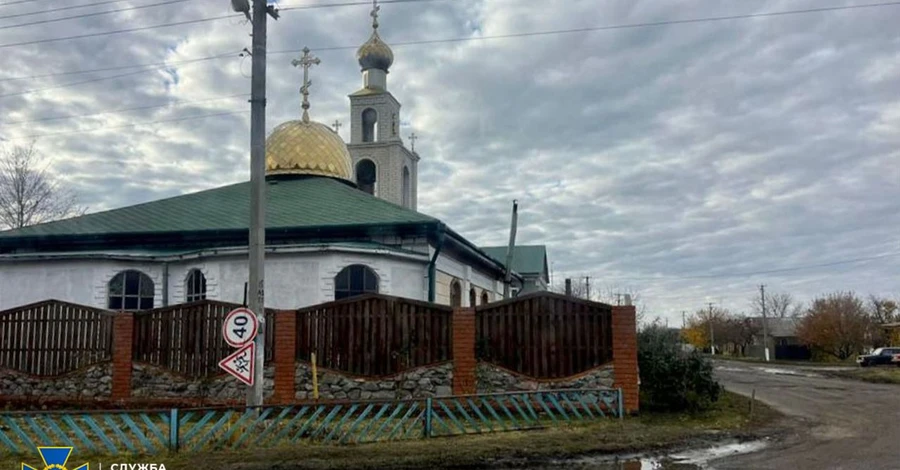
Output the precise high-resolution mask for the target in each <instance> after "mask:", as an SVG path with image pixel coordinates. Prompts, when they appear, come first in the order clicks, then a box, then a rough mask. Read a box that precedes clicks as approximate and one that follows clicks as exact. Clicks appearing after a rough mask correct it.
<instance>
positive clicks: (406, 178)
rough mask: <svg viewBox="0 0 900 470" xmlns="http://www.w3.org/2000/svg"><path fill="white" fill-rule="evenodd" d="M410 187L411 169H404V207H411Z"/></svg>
mask: <svg viewBox="0 0 900 470" xmlns="http://www.w3.org/2000/svg"><path fill="white" fill-rule="evenodd" d="M410 196H411V195H410V187H409V168H407V167H405V166H404V167H403V196H402V198H403V199H402V200H403V204H402V206H403V207H409V199H410Z"/></svg>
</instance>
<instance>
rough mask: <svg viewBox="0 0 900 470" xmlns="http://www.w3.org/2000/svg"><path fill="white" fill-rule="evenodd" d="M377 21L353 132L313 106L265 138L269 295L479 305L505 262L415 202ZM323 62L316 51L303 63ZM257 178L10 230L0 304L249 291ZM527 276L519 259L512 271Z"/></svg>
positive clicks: (413, 163) (98, 303)
mask: <svg viewBox="0 0 900 470" xmlns="http://www.w3.org/2000/svg"><path fill="white" fill-rule="evenodd" d="M372 16H373V18H374V21H373V31H372V35H371V37H370V38H369V40H368V41H367V42H366V43H365V44H363V45H362V46H361V47H360V48H359V50H358V52H357V59H358V60H359V65H360V67H361V69H362V88H361V89H359V90H358V91H356V92H354V93H352V94H350V113H351V119H350V123H351V124H350V125H351V132H350V134H351V137H350V142H349V144H346V143H345V142H344V141H343V139H341V137H340V136H339V135H338V134H337V132H336V131H335V130H333V129H332V128H331V127H329V126H326V125H324V124H322V123H319V122H316V121H314V120H312V119H311V118H310V116H309V111H308V110H309V108H310V104H309V99H308V98H309V88H310V87H309V81H308V79H307V78H304V86H303V88H302V89H301V91H302V94H303V114H302V116H301V118H300V119H297V120H292V121H288V122H285V123H282V124H281V125H279V126H277V127H276V128H275V129H274V130H273V131H272V133H271V134H270V135H269V137H268V138H267V140H266V216H265V220H266V264H265V289H266V306H267V307H270V308H278V309H289V308H300V307H305V306H309V305H315V304H319V303H323V302H328V301H331V300H338V299H342V298H346V297H350V296H354V295H359V294H362V293H366V292H380V293H384V294H389V295H395V296H400V297H406V298H411V299H418V300H425V301H432V302H437V303H441V304H446V305H459V306H469V305H473V304H482V303H487V302H491V301H495V300H498V299H499V298H500V297H502V294H503V290H504V285H503V279H504V270H505V268H504V265H503V263H502V262H501V261H500V260H498V259H497V258H495V257H492V255H491V254H490V253H487V252H485V251H484V250H482V249H480V248H479V247H477V246H476V245H475V244H474V243H472V242H471V241H469V240H468V239H466V238H465V237H463V236H462V235H460V234H459V233H457V232H455V231H454V230H453V229H451V228H450V227H449V226H448V225H447V224H446V223H444V222H443V221H441V220H438V219H436V218H434V217H430V216H428V215H425V214H422V213H420V212H418V211H417V197H418V189H419V188H418V165H419V155H418V154H417V153H416V152H414V151H413V150H411V149H408V148H407V147H406V146H405V145H404V143H403V141H402V140H401V137H400V133H399V126H400V102H399V101H398V100H397V99H396V98H395V97H394V95H392V94H391V92H390V91H389V90H388V84H387V77H388V71H389V69H390V67H391V64H392V63H393V60H394V56H393V52H392V51H391V48H390V47H389V46H388V45H387V44H386V43H385V42H384V41H383V40H382V39H381V38H380V36H379V34H378V15H377V7H376V10H374V11H373V15H372ZM316 63H318V59H315V58H313V57H312V56H311V55H310V53H309V51H308V50H306V51H304V56H303V58H302V59H300V60H296V61H294V65H298V66H302V67H303V68H304V72H305V73H304V76H305V77H306V76H307V75H308V73H306V72H308V71H309V67H310V66H311V65H314V64H316ZM249 221H250V184H249V182H243V183H237V184H232V185H228V186H223V187H219V188H215V189H210V190H206V191H200V192H195V193H191V194H185V195H181V196H176V197H172V198H167V199H162V200H157V201H152V202H147V203H143V204H137V205H133V206H128V207H123V208H118V209H113V210H108V211H104V212H98V213H93V214H87V215H84V216H80V217H75V218H71V219H66V220H60V221H56V222H49V223H44V224H40V225H34V226H30V227H25V228H21V229H17V230H9V231H4V232H0V310H3V309H7V308H11V307H15V306H20V305H25V304H29V303H32V302H38V301H42V300H47V299H57V300H62V301H68V302H73V303H78V304H84V305H89V306H93V307H98V308H108V309H111V310H144V309H149V308H155V307H160V306H167V305H172V304H177V303H183V302H191V301H195V300H202V299H215V300H222V301H227V302H235V303H241V302H243V301H244V299H245V295H246V294H245V285H246V283H247V280H248V262H247V259H248V250H247V247H248V226H249ZM523 281H524V278H523V277H522V276H520V275H519V274H518V273H515V272H513V275H512V282H513V283H515V284H516V285H522V283H523Z"/></svg>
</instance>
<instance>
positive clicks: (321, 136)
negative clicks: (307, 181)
mask: <svg viewBox="0 0 900 470" xmlns="http://www.w3.org/2000/svg"><path fill="white" fill-rule="evenodd" d="M351 161H352V160H351V159H350V152H348V151H347V145H346V144H344V140H343V139H341V136H339V135H338V134H337V133H336V132H334V131H333V130H331V128H330V127H328V126H326V125H324V124H321V123H318V122H315V121H306V120H298V121H288V122H285V123H283V124H281V125H279V126H278V127H276V128H275V130H274V131H272V134H271V135H270V136H269V138H268V139H266V174H267V175H318V176H331V177H334V178H341V179H345V180H350V178H351V176H352V164H351Z"/></svg>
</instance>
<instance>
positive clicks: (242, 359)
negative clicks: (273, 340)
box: [219, 343, 256, 385]
mask: <svg viewBox="0 0 900 470" xmlns="http://www.w3.org/2000/svg"><path fill="white" fill-rule="evenodd" d="M255 364H256V343H249V344H247V345H246V346H244V347H242V348H241V349H238V350H237V351H235V352H234V353H232V354H231V355H230V356H228V357H226V358H225V359H222V360H221V361H219V367H221V368H222V369H225V372H228V373H229V374H231V375H233V376H235V377H236V378H237V379H238V380H240V381H241V382H244V383H245V384H247V385H253V376H254V370H255V369H254V366H255Z"/></svg>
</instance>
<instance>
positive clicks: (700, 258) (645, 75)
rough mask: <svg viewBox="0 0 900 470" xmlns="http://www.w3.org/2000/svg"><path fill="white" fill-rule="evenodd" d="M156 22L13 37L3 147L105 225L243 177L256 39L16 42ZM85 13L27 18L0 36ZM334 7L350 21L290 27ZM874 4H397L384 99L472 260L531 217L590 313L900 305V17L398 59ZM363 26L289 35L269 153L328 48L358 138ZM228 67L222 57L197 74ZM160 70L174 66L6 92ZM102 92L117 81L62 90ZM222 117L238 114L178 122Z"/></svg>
mask: <svg viewBox="0 0 900 470" xmlns="http://www.w3.org/2000/svg"><path fill="white" fill-rule="evenodd" d="M161 1H163V0H140V1H139V0H126V1H122V2H117V3H111V4H109V5H103V6H95V7H90V8H80V9H71V10H66V11H60V12H56V13H51V14H41V15H32V16H21V17H16V18H0V57H2V59H0V60H2V64H3V66H2V67H0V80H2V81H0V95H2V96H0V138H2V139H4V140H8V141H9V142H8V143H9V144H27V143H28V140H29V136H33V135H40V136H41V137H39V138H37V144H36V145H37V147H38V149H39V150H40V151H41V152H43V153H44V154H46V155H48V156H50V157H51V158H53V159H54V162H55V164H54V167H53V168H54V171H55V172H56V173H58V174H59V175H60V176H61V177H64V178H65V180H66V181H67V182H68V183H69V184H70V185H71V186H72V187H73V189H74V190H75V191H76V192H77V193H78V195H79V197H80V198H81V200H82V201H83V202H84V203H85V204H87V205H88V206H89V208H90V210H91V211H99V210H104V209H109V208H114V207H121V206H125V205H130V204H135V203H140V202H146V201H151V200H154V199H158V198H161V197H166V196H172V195H177V194H181V193H186V192H192V191H197V190H201V189H207V188H211V187H215V186H219V185H223V184H227V183H233V182H238V181H242V180H247V179H248V178H249V150H248V149H249V146H248V142H249V112H248V110H249V105H248V104H247V103H246V97H245V96H236V95H242V94H245V93H249V90H250V80H249V74H250V61H249V58H246V59H243V58H241V57H239V56H238V52H239V51H240V50H241V49H243V48H244V47H247V48H249V47H250V37H249V32H250V25H249V24H247V23H246V22H245V21H243V20H242V19H241V17H239V16H238V17H233V18H230V19H224V20H218V21H207V22H199V23H194V24H188V25H180V26H174V27H166V28H154V29H147V30H143V31H137V32H130V33H123V34H115V35H106V36H100V37H93V38H84V39H72V40H66V41H55V42H45V43H39V44H27V45H18V46H7V47H4V46H6V45H9V44H15V43H21V42H30V41H35V40H43V39H49V38H60V37H67V36H74V35H83V34H90V33H96V32H103V31H114V30H120V29H129V28H135V27H140V26H151V25H158V24H164V23H171V22H178V21H187V20H193V19H199V18H209V17H217V16H223V15H228V14H229V12H230V9H229V7H230V3H229V2H228V1H227V0H188V1H186V2H183V3H175V4H171V5H165V6H158V7H151V8H146V9H139V10H132V11H126V12H121V13H115V14H109V15H100V16H93V17H87V18H81V19H77V20H70V21H61V22H52V23H45V24H38V25H31V26H23V27H10V26H12V25H17V24H21V23H26V22H33V21H41V20H45V19H52V18H58V17H63V16H71V15H77V14H84V13H92V12H99V11H104V10H112V9H119V8H125V7H128V6H138V5H147V4H153V3H160V2H161ZM0 3H8V2H0ZM85 3H94V2H89V1H88V0H59V1H54V2H37V1H31V2H26V3H22V4H17V5H10V6H0V16H2V17H7V16H9V15H17V14H23V13H29V12H32V11H40V10H41V9H43V10H46V9H52V8H60V7H63V6H69V5H78V4H85ZM328 3H332V4H334V3H346V2H345V1H344V0H341V1H340V2H339V1H338V0H308V1H301V0H286V1H285V2H282V4H281V6H282V7H289V6H297V5H310V4H316V5H321V4H328ZM862 3H865V0H855V1H852V2H851V1H845V0H827V1H826V0H784V1H765V0H740V1H739V0H640V1H638V0H434V1H424V2H420V3H395V4H385V5H383V6H382V9H381V18H380V23H381V28H380V32H381V34H382V37H383V38H384V39H385V40H386V41H387V42H388V43H389V44H392V45H393V49H394V53H395V62H394V66H393V67H392V69H391V72H390V75H389V76H388V87H389V89H390V90H391V91H392V92H393V93H394V95H395V96H396V97H397V98H398V99H399V101H400V102H401V103H402V104H403V108H402V112H401V120H402V129H401V131H402V135H403V136H404V137H405V136H407V135H409V133H410V132H413V131H415V132H416V134H418V135H419V136H420V137H421V138H420V140H419V141H418V142H417V143H416V149H417V150H418V151H419V153H420V155H421V157H422V160H421V162H420V167H419V168H420V175H419V179H420V181H419V208H420V210H421V211H422V212H424V213H427V214H429V215H433V216H436V217H439V218H441V219H442V220H444V221H445V222H447V223H448V224H449V225H450V226H451V227H452V228H454V229H455V230H456V231H458V232H460V233H462V234H463V235H465V236H467V237H468V238H470V239H471V240H473V241H474V242H476V243H478V244H503V243H505V241H506V239H507V237H508V230H509V211H510V208H511V201H512V199H514V198H515V199H518V200H519V203H520V218H519V231H518V238H517V242H518V243H522V244H546V245H547V246H548V249H549V252H550V259H551V261H552V263H553V275H554V278H555V279H556V280H559V281H560V282H561V280H562V279H563V278H564V277H566V276H584V275H590V276H592V280H591V283H592V286H593V289H594V290H595V292H596V290H597V289H602V290H631V291H634V292H638V293H640V297H641V299H642V300H643V302H644V303H645V304H646V308H647V312H648V315H649V316H651V317H652V316H657V315H658V316H660V317H662V318H668V319H669V320H670V322H671V323H672V324H680V322H681V311H682V310H687V311H688V312H692V311H694V310H696V309H697V308H700V307H702V306H704V305H705V304H706V302H716V303H719V304H720V305H722V306H725V307H729V308H733V309H735V310H738V311H740V310H746V309H747V306H748V303H749V299H750V297H751V296H755V295H758V285H759V284H760V283H765V284H766V285H767V286H768V289H769V290H770V291H773V292H779V291H787V292H791V293H793V294H794V295H795V296H796V297H798V298H800V299H810V298H812V297H814V296H815V295H817V294H820V293H825V292H829V291H834V290H855V291H857V292H858V293H861V294H869V293H875V294H881V295H891V296H893V297H897V296H900V281H898V271H900V256H884V255H891V254H894V253H900V29H898V28H897V27H896V25H897V24H900V6H888V7H880V8H868V9H857V10H843V11H831V12H817V13H808V14H798V15H785V16H778V17H767V18H753V19H734V20H728V21H718V22H702V23H688V24H674V25H668V26H655V27H643V28H629V29H615V30H605V31H595V32H578V33H569V34H553V35H538V36H531V37H516V38H507V39H485V40H474V41H461V42H445V43H431V44H419V45H398V44H399V43H401V42H415V41H430V40H436V39H453V38H478V37H484V36H498V35H509V34H517V33H530V32H546V31H554V30H566V29H576V28H590V27H601V26H610V25H625V24H632V23H647V22H659V21H667V20H681V19H693V18H705V17H713V16H728V15H741V14H749V13H761V12H774V11H784V10H797V9H804V8H818V7H823V6H837V5H851V4H862ZM369 11H370V7H369V6H365V5H355V6H341V7H331V8H321V9H310V10H291V11H283V13H282V18H281V19H280V20H278V21H270V22H269V51H270V55H269V67H268V78H269V80H268V98H269V105H268V114H267V125H268V129H269V130H271V129H272V128H273V127H275V126H276V125H277V124H278V123H280V122H283V121H285V120H289V119H295V118H297V117H299V112H300V98H299V94H298V89H299V86H300V77H301V76H302V73H301V72H300V71H299V70H298V69H295V68H293V67H292V66H291V65H290V61H291V59H293V58H295V57H297V56H299V53H279V52H280V51H287V50H295V51H296V50H299V49H302V48H303V47H304V46H309V47H310V48H312V49H313V51H314V53H315V54H316V55H317V56H319V57H320V58H321V59H322V64H321V65H320V66H318V67H315V68H314V69H313V70H312V72H311V73H312V76H313V87H312V95H311V102H312V109H311V116H312V118H313V119H315V120H318V121H321V122H325V123H331V122H333V121H334V120H335V119H339V120H341V121H343V122H344V123H345V126H344V127H343V128H341V135H342V136H343V137H344V138H345V139H348V138H349V126H347V125H346V124H347V123H348V122H349V101H348V99H347V97H346V95H347V94H349V93H351V92H353V91H355V90H356V89H358V88H359V87H360V84H361V76H360V71H359V66H358V64H357V63H356V60H355V48H356V47H357V46H358V45H360V44H362V43H363V42H364V41H365V40H366V39H367V38H368V36H369V34H370V32H371V26H370V24H371V21H370V20H371V18H370V17H369ZM326 49H327V50H326ZM209 56H221V57H220V58H217V59H211V60H203V61H194V62H188V63H184V62H183V61H186V60H192V59H197V58H204V57H209ZM159 62H167V63H169V64H171V65H169V66H167V67H164V68H150V69H143V70H141V69H120V70H110V71H104V72H93V73H88V74H80V75H76V74H73V75H56V76H51V77H43V78H28V79H24V80H9V78H15V77H30V76H35V75H45V74H54V73H60V72H69V71H79V70H92V69H98V68H109V67H117V66H123V65H133V64H148V63H150V64H152V63H159ZM123 75H124V76H123ZM104 77H117V78H110V79H105V80H97V81H93V82H90V83H84V84H80V85H74V86H66V87H59V85H64V84H67V83H72V82H83V81H87V80H95V79H103V78H104ZM33 90H42V91H35V92H29V91H33ZM23 92H29V93H24V94H23ZM184 101H189V102H193V103H188V104H185V103H183V102H184ZM197 101H200V102H197ZM167 103H177V104H175V105H172V106H168V107H159V108H152V109H143V110H134V111H127V112H116V113H107V114H102V115H95V116H90V117H82V118H78V119H56V120H43V121H39V122H29V123H21V124H12V123H15V122H21V121H32V120H36V119H46V118H55V117H62V116H73V115H84V114H93V113H100V112H105V111H113V110H120V109H123V108H134V107H149V106H155V105H164V104H167ZM230 112H238V114H233V115H221V113H230ZM208 114H220V115H218V116H211V117H206V118H203V119H189V120H181V119H182V118H186V117H188V118H189V117H194V116H201V115H208ZM151 121H169V122H163V123H157V124H146V123H148V122H151ZM134 124H137V125H136V126H132V125H134ZM123 126H131V127H123ZM98 128H103V129H102V130H95V129H98ZM872 257H880V258H877V259H870V260H868V261H860V262H853V263H844V264H834V263H836V262H842V261H847V260H853V259H859V258H872ZM823 264H829V265H828V266H821V265H823ZM814 265H820V266H819V267H811V266H814ZM798 267H804V268H803V269H795V270H790V271H782V272H775V273H769V274H752V273H756V272H759V271H772V270H782V269H786V268H798Z"/></svg>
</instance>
